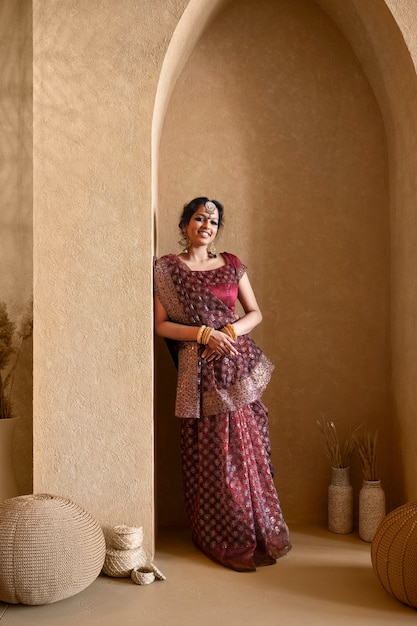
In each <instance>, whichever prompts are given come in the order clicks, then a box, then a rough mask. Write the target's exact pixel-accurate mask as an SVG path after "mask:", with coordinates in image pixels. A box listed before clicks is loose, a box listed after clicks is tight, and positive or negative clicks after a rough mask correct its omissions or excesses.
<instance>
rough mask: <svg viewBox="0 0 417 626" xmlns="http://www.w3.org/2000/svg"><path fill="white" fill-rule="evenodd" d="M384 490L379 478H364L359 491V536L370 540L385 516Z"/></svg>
mask: <svg viewBox="0 0 417 626" xmlns="http://www.w3.org/2000/svg"><path fill="white" fill-rule="evenodd" d="M385 512H386V511H385V492H384V490H383V489H382V487H381V481H380V480H364V481H363V485H362V488H361V490H360V492H359V537H360V538H361V539H362V540H363V541H368V542H371V541H372V540H373V538H374V537H375V533H376V531H377V528H378V526H379V524H380V523H381V521H382V519H383V518H384V517H385Z"/></svg>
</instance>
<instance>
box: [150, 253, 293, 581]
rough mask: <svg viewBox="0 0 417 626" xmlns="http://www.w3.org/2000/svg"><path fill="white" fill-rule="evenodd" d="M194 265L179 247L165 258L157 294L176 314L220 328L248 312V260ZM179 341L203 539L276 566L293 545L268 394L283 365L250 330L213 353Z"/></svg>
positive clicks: (221, 555) (221, 554) (188, 473)
mask: <svg viewBox="0 0 417 626" xmlns="http://www.w3.org/2000/svg"><path fill="white" fill-rule="evenodd" d="M222 256H223V258H224V260H225V265H223V266H222V267H220V268H217V269H214V270H206V271H193V270H191V269H190V268H189V267H188V266H187V265H186V264H185V263H183V262H182V261H181V259H179V257H178V256H177V255H174V254H170V255H166V256H164V257H161V258H160V259H158V260H157V261H156V263H155V271H154V278H155V281H154V283H155V295H156V296H157V297H158V298H159V299H160V301H161V304H162V305H163V307H164V308H165V310H166V312H167V315H168V317H169V319H170V320H171V321H173V322H176V323H179V324H186V325H189V326H197V327H199V326H201V325H202V324H205V325H206V326H210V327H212V328H215V329H218V330H220V329H221V328H223V327H224V326H225V325H226V324H228V323H230V324H233V323H234V322H236V321H237V319H238V316H237V315H236V313H235V303H236V300H237V295H238V283H239V280H240V278H241V277H242V276H243V274H244V273H245V272H246V267H245V265H243V264H242V263H241V262H240V260H239V259H238V258H237V257H236V256H234V255H232V254H230V253H227V252H224V253H222ZM169 343H171V346H170V349H171V353H172V354H174V356H175V361H176V363H177V368H178V379H177V393H176V402H175V414H176V416H177V417H179V418H182V421H181V459H182V473H183V484H184V497H185V506H186V511H187V515H188V518H189V521H190V526H191V534H192V539H193V542H194V543H195V545H196V546H197V547H198V548H199V549H200V550H201V551H202V552H203V553H204V554H206V555H207V556H208V557H210V558H211V559H212V560H214V561H216V562H217V563H220V564H222V565H224V566H226V567H229V568H231V569H234V570H237V571H253V570H255V569H256V566H258V565H269V564H272V563H275V562H276V559H277V558H278V557H280V556H283V555H284V554H286V553H287V552H288V550H289V549H290V547H291V544H290V540H289V534H288V527H287V525H286V524H285V521H284V517H283V514H282V510H281V505H280V502H279V498H278V495H277V492H276V489H275V485H274V482H273V468H272V465H271V462H270V455H271V450H270V437H269V424H268V411H267V409H266V407H265V405H264V404H263V403H262V401H261V396H262V393H263V391H264V390H265V388H266V386H267V384H268V382H269V380H270V378H271V374H272V370H273V364H272V363H271V362H270V361H269V359H268V358H267V357H266V355H265V354H264V353H263V352H262V350H261V349H260V348H259V346H257V344H256V343H255V342H254V340H253V339H252V338H251V337H250V336H249V335H241V336H239V337H238V338H237V340H236V342H235V343H234V346H235V347H236V348H237V350H238V353H239V354H238V355H237V356H232V355H230V356H223V357H222V358H221V359H219V360H214V361H210V362H209V361H207V360H205V359H203V358H202V357H201V354H202V352H203V350H204V346H201V345H199V344H197V342H191V341H175V342H169Z"/></svg>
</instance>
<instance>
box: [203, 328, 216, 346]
mask: <svg viewBox="0 0 417 626" xmlns="http://www.w3.org/2000/svg"><path fill="white" fill-rule="evenodd" d="M213 330H214V328H210V326H206V328H205V329H204V330H203V334H202V335H201V342H200V343H203V344H204V345H205V346H206V345H207V344H208V342H209V341H210V337H211V333H212V332H213Z"/></svg>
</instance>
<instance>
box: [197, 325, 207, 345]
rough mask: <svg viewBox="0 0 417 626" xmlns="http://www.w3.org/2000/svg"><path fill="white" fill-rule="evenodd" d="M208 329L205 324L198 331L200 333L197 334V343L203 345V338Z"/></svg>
mask: <svg viewBox="0 0 417 626" xmlns="http://www.w3.org/2000/svg"><path fill="white" fill-rule="evenodd" d="M205 328H207V326H206V325H205V324H203V325H202V326H200V328H199V329H198V333H197V339H196V341H197V343H202V341H201V337H202V335H203V332H204V329H205Z"/></svg>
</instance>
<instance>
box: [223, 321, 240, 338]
mask: <svg viewBox="0 0 417 626" xmlns="http://www.w3.org/2000/svg"><path fill="white" fill-rule="evenodd" d="M222 333H225V335H229V337H230V338H231V339H232V340H233V341H236V339H237V333H236V330H235V327H234V326H233V324H226V326H224V327H223V328H222Z"/></svg>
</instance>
